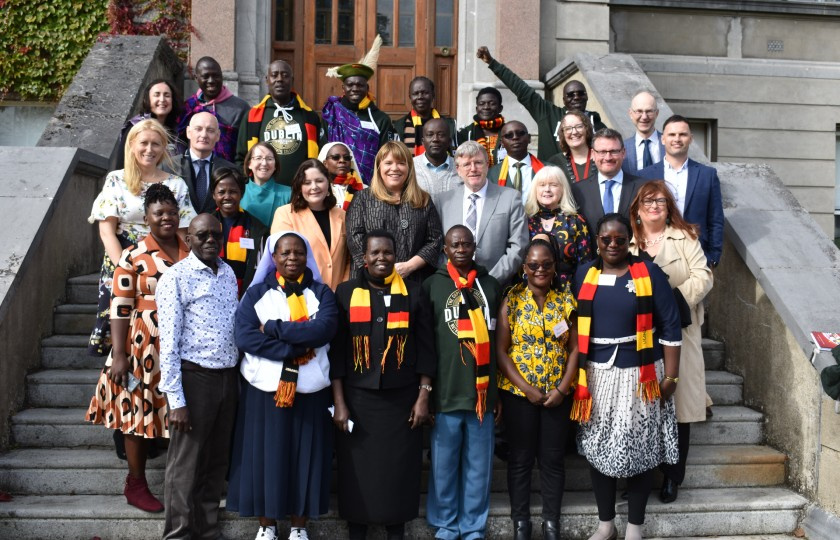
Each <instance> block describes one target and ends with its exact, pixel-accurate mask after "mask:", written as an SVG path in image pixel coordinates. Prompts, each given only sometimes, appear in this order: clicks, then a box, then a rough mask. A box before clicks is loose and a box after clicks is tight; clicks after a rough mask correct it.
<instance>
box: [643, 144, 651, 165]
mask: <svg viewBox="0 0 840 540" xmlns="http://www.w3.org/2000/svg"><path fill="white" fill-rule="evenodd" d="M643 142H644V143H645V151H644V153H643V154H642V168H645V167H650V166H651V165H653V156H651V155H650V139H645V140H644V141H643Z"/></svg>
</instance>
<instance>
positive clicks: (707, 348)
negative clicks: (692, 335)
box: [702, 338, 726, 370]
mask: <svg viewBox="0 0 840 540" xmlns="http://www.w3.org/2000/svg"><path fill="white" fill-rule="evenodd" d="M702 347H703V361H704V362H705V364H706V369H708V370H720V369H724V361H725V359H726V347H725V346H724V344H723V342H721V341H715V340H713V339H708V338H703V343H702Z"/></svg>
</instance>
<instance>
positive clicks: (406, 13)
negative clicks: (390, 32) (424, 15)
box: [399, 0, 414, 47]
mask: <svg viewBox="0 0 840 540" xmlns="http://www.w3.org/2000/svg"><path fill="white" fill-rule="evenodd" d="M399 13H400V47H414V0H400V11H399Z"/></svg>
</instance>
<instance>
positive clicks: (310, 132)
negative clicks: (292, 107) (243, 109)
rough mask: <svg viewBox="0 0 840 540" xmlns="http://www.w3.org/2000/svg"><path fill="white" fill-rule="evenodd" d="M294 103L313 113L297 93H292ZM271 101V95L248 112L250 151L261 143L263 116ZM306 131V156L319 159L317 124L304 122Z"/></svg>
mask: <svg viewBox="0 0 840 540" xmlns="http://www.w3.org/2000/svg"><path fill="white" fill-rule="evenodd" d="M292 96H294V97H293V98H292V103H294V104H296V105H297V106H298V108H300V109H302V110H304V111H308V112H312V109H311V108H310V107H309V105H307V104H306V103H304V101H303V99H301V97H300V96H299V95H297V94H296V93H295V92H292ZM270 99H271V94H268V95H267V96H265V97H264V98H263V100H262V101H260V102H259V103H257V104H256V105H255V106H254V107H251V109H250V110H249V111H248V120H247V122H246V124H245V129H246V131H247V136H248V137H247V140H248V150H250V149H251V147H253V146H254V145H255V144H257V143H258V142H260V140H261V138H260V128H261V127H262V121H263V115H265V107H266V105H267V104H268V100H270ZM303 127H304V129H305V130H306V155H307V157H309V158H317V157H318V126H316V125H315V124H310V123H309V122H304V124H303Z"/></svg>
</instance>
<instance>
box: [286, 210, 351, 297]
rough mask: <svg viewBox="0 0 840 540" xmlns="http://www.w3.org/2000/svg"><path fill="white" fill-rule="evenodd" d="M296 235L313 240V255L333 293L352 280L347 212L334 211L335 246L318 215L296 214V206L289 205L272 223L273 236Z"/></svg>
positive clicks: (308, 212)
mask: <svg viewBox="0 0 840 540" xmlns="http://www.w3.org/2000/svg"><path fill="white" fill-rule="evenodd" d="M289 230H291V231H296V232H299V233H300V234H302V235H303V236H305V237H306V239H307V240H309V245H311V246H312V254H313V256H314V257H315V263H316V264H317V265H318V270H320V271H321V277H322V278H323V281H324V283H325V284H326V285H327V286H328V287H329V288H330V289H332V290H333V291H335V288H336V287H338V284H339V283H342V282H344V281H347V279H348V278H349V277H350V257H349V255H348V252H347V234H346V231H345V228H344V210H342V209H341V208H338V207H333V208H332V209H331V210H330V236H331V237H332V238H331V240H332V242H331V246H327V239H326V238H324V234H323V233H322V232H321V227H319V226H318V221H317V220H316V219H315V215H314V214H313V213H312V211H311V210H310V209H309V208H307V209H305V210H300V211H297V212H294V211H292V205H291V204H286V205H284V206H281V207H280V208H278V209H277V210H276V211H275V212H274V220H273V221H272V222H271V234H274V233H276V232H279V231H289Z"/></svg>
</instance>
